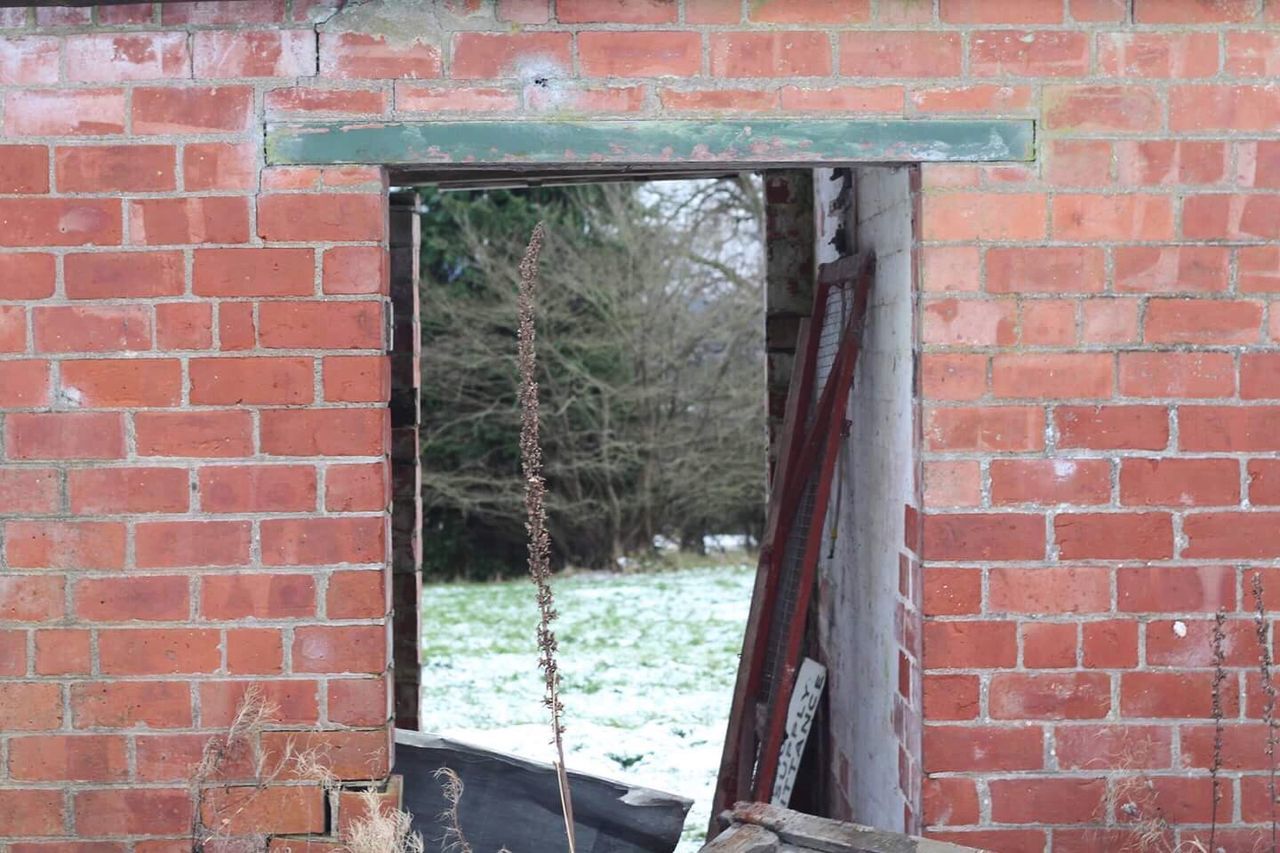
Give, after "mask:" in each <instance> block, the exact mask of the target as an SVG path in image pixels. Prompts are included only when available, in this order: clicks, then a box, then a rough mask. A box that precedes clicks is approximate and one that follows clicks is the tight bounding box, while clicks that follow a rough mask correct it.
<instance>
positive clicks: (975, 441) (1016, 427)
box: [925, 406, 1167, 451]
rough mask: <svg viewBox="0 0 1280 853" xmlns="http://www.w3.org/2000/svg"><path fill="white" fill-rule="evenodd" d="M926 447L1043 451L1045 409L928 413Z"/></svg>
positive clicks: (1028, 407) (938, 409)
mask: <svg viewBox="0 0 1280 853" xmlns="http://www.w3.org/2000/svg"><path fill="white" fill-rule="evenodd" d="M1166 421H1167V417H1166ZM1166 442H1167V440H1166ZM925 444H926V447H927V448H928V449H929V450H934V451H938V450H995V451H1016V450H1023V451H1031V450H1040V449H1042V448H1043V447H1044V409H1043V408H1039V407H1030V406H1002V407H989V408H981V407H975V408H932V409H928V410H927V411H926V412H925Z"/></svg>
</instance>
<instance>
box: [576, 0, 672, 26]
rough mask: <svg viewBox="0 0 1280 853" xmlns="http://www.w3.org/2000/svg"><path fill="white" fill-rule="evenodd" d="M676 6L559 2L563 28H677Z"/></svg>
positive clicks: (616, 0)
mask: <svg viewBox="0 0 1280 853" xmlns="http://www.w3.org/2000/svg"><path fill="white" fill-rule="evenodd" d="M676 14H677V10H676V6H675V4H673V3H670V2H667V0H560V2H558V3H557V4H556V20H557V21H559V22H560V23H562V24H674V23H675V22H676Z"/></svg>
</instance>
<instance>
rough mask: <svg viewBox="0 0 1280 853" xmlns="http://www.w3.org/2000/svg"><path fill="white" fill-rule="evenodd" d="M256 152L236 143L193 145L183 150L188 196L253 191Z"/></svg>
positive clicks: (200, 143)
mask: <svg viewBox="0 0 1280 853" xmlns="http://www.w3.org/2000/svg"><path fill="white" fill-rule="evenodd" d="M256 172H257V151H256V149H255V148H254V146H253V145H250V144H244V143H234V142H193V143H191V144H190V145H186V146H183V149H182V179H183V186H185V187H186V189H187V191H188V192H207V191H208V190H247V189H253V188H254V186H255V183H256V180H257V175H256Z"/></svg>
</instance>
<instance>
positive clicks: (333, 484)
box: [324, 462, 390, 512]
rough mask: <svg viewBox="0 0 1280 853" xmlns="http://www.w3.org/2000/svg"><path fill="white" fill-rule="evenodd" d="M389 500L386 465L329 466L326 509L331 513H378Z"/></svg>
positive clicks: (325, 495)
mask: <svg viewBox="0 0 1280 853" xmlns="http://www.w3.org/2000/svg"><path fill="white" fill-rule="evenodd" d="M389 501H390V491H389V484H388V482H387V469H386V465H385V464H384V463H382V462H374V463H370V464H367V465H330V466H329V468H328V470H327V471H326V472H325V494H324V508H325V509H326V510H328V511H329V512H378V511H381V510H384V509H386V507H387V504H388V502H389Z"/></svg>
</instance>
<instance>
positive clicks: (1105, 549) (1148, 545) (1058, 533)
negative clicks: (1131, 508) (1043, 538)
mask: <svg viewBox="0 0 1280 853" xmlns="http://www.w3.org/2000/svg"><path fill="white" fill-rule="evenodd" d="M1053 527H1054V539H1055V541H1056V542H1057V546H1058V556H1059V557H1060V558H1061V559H1063V560H1090V559H1094V560H1126V559H1135V560H1143V559H1146V560H1159V559H1168V558H1170V557H1172V556H1173V524H1172V521H1171V519H1170V517H1169V515H1168V514H1167V513H1160V512H1149V513H1076V514H1071V513H1061V514H1059V515H1058V516H1057V517H1055V518H1054V524H1053Z"/></svg>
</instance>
